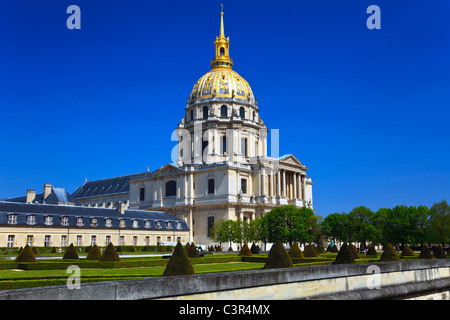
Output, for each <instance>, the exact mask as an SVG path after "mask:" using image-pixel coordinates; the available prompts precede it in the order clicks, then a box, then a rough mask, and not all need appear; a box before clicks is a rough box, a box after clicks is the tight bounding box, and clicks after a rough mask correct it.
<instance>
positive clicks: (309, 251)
mask: <svg viewBox="0 0 450 320" xmlns="http://www.w3.org/2000/svg"><path fill="white" fill-rule="evenodd" d="M303 256H304V257H318V256H319V255H318V254H317V252H316V249H315V248H314V246H313V245H312V244H308V245H307V246H306V247H305V250H303Z"/></svg>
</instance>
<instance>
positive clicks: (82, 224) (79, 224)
mask: <svg viewBox="0 0 450 320" xmlns="http://www.w3.org/2000/svg"><path fill="white" fill-rule="evenodd" d="M82 226H84V221H83V217H77V227H82Z"/></svg>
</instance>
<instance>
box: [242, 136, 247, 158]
mask: <svg viewBox="0 0 450 320" xmlns="http://www.w3.org/2000/svg"><path fill="white" fill-rule="evenodd" d="M241 154H242V155H243V156H248V154H247V138H241Z"/></svg>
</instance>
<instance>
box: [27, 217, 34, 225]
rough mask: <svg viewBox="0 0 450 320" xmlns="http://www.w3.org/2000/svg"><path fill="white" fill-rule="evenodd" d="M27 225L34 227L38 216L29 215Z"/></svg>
mask: <svg viewBox="0 0 450 320" xmlns="http://www.w3.org/2000/svg"><path fill="white" fill-rule="evenodd" d="M27 224H28V225H30V226H33V225H35V224H36V216H35V215H34V214H29V215H28V216H27Z"/></svg>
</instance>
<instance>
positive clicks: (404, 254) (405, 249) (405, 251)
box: [400, 244, 414, 257]
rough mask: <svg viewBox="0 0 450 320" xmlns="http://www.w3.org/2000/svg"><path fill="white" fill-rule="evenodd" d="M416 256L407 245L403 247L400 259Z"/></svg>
mask: <svg viewBox="0 0 450 320" xmlns="http://www.w3.org/2000/svg"><path fill="white" fill-rule="evenodd" d="M412 256H414V251H412V249H411V247H410V246H408V245H407V244H406V245H405V246H404V247H403V250H402V254H401V255H400V257H412Z"/></svg>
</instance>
